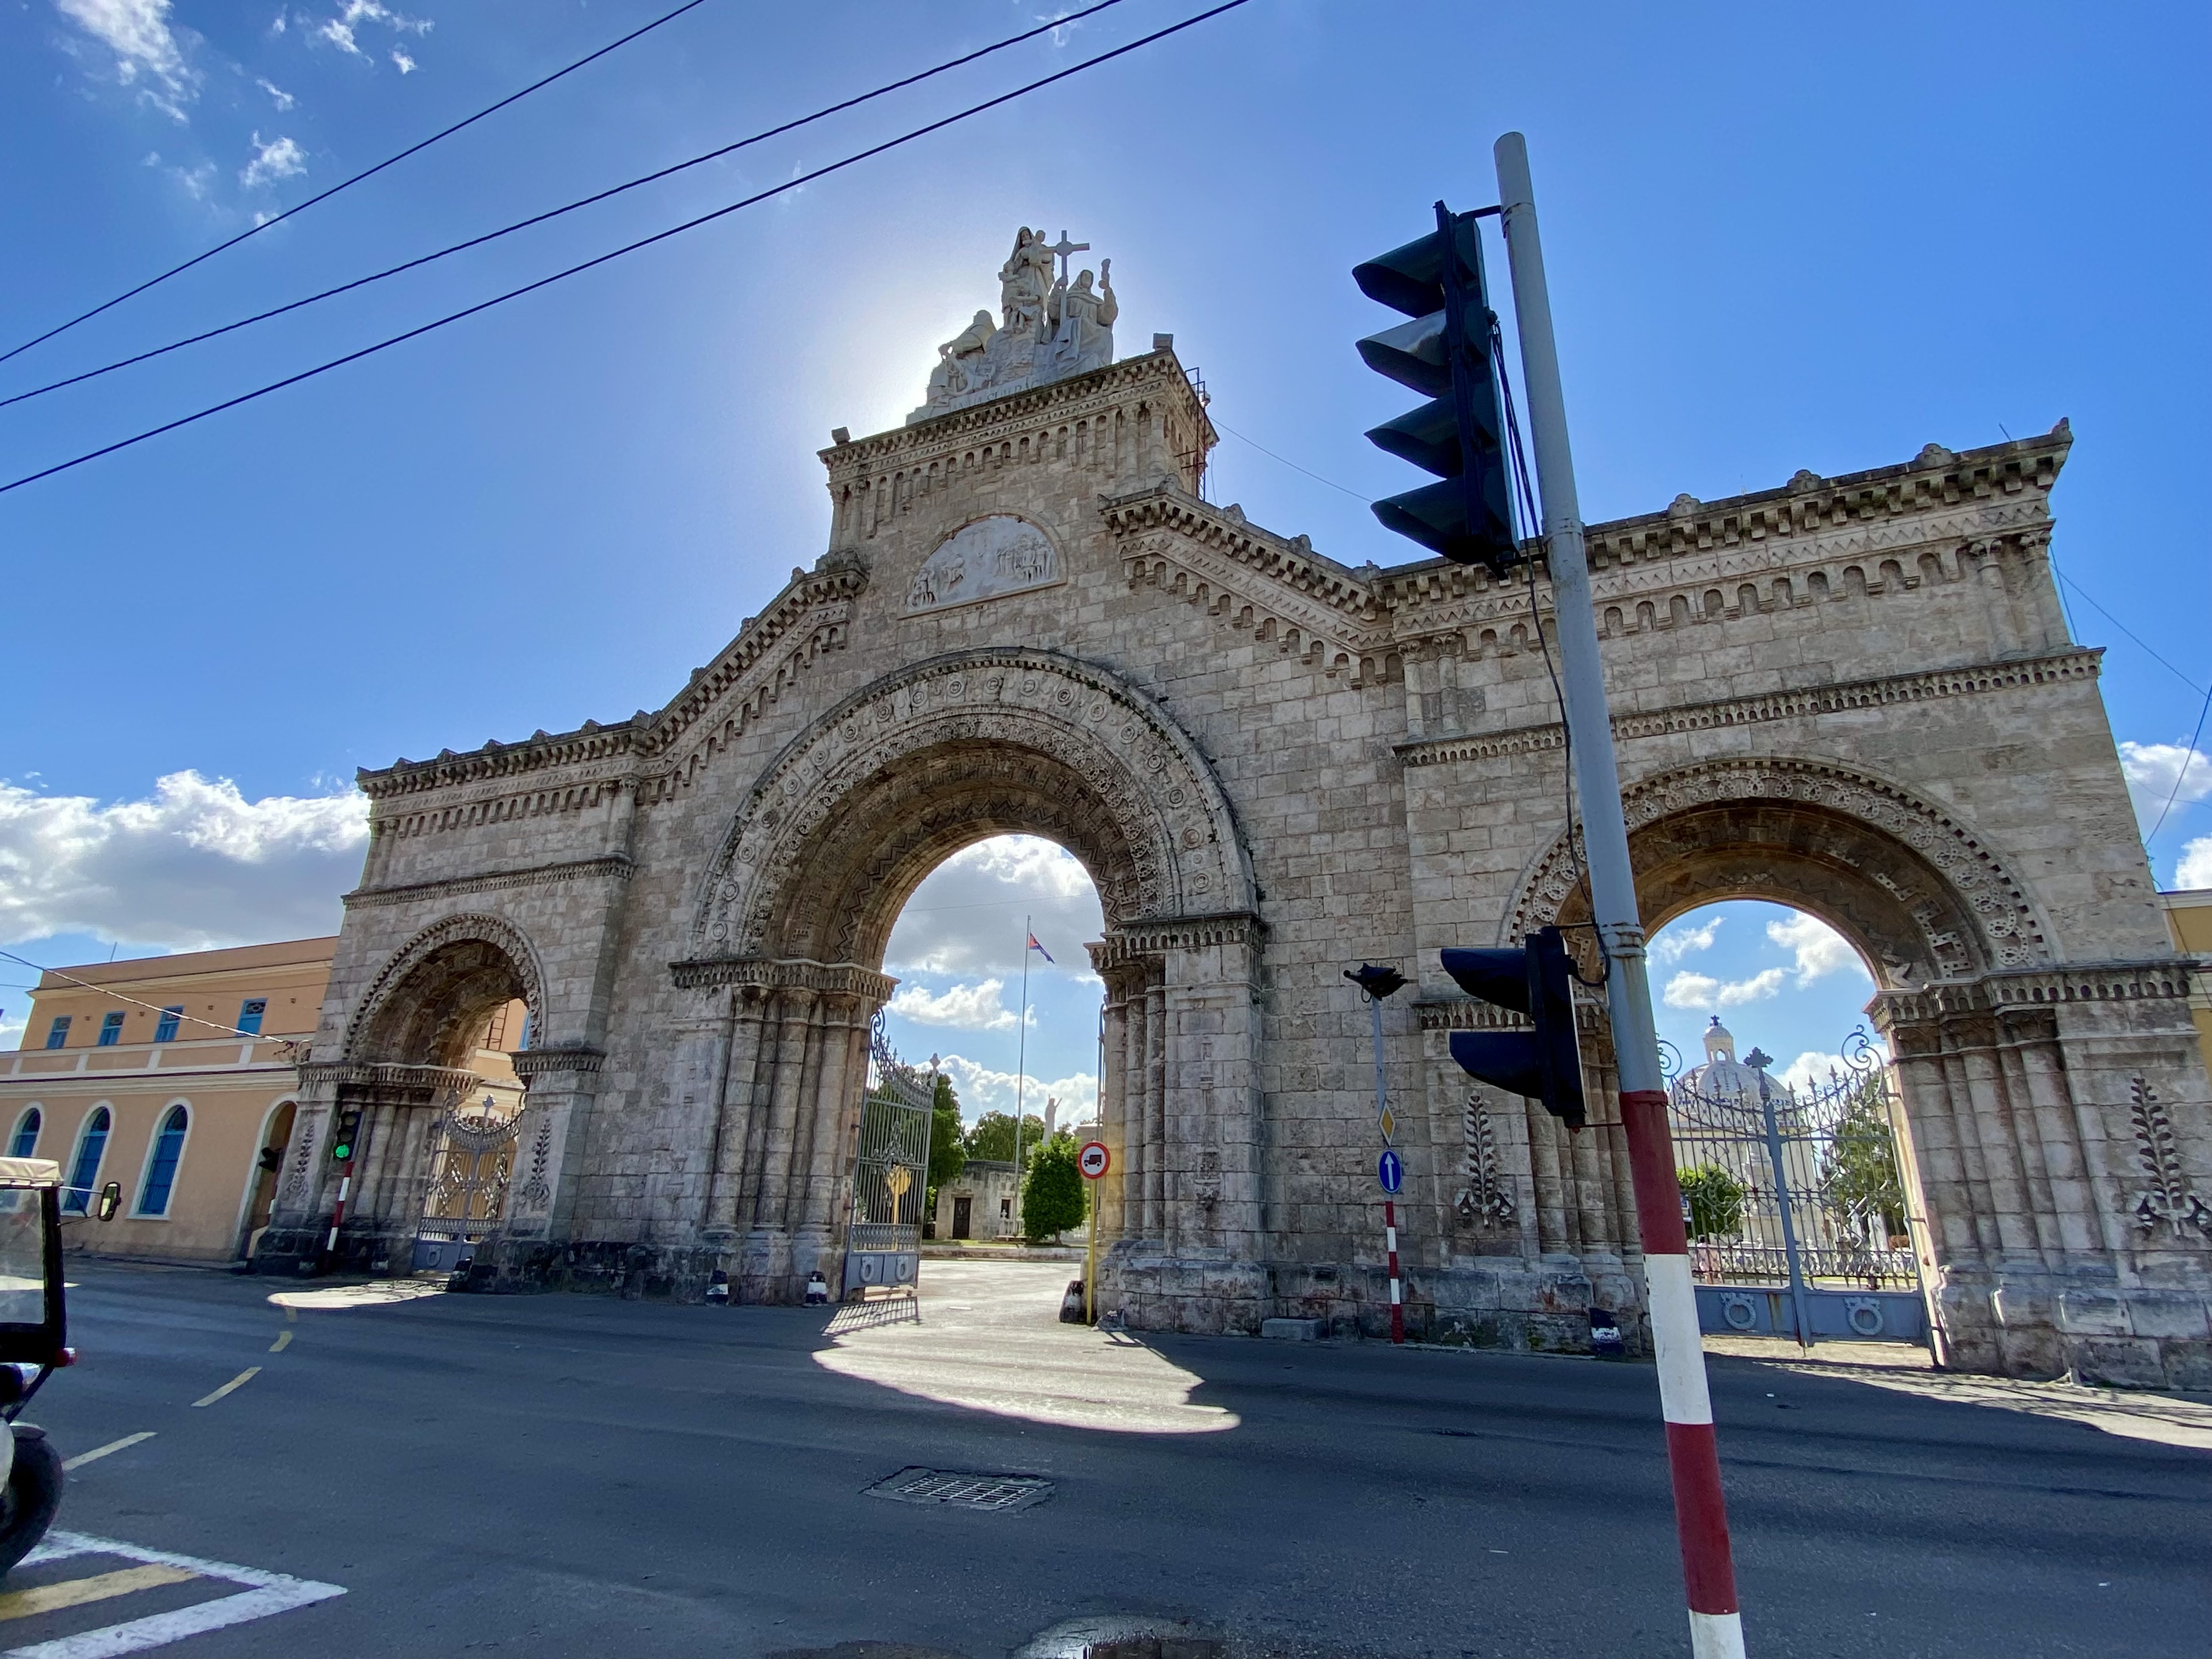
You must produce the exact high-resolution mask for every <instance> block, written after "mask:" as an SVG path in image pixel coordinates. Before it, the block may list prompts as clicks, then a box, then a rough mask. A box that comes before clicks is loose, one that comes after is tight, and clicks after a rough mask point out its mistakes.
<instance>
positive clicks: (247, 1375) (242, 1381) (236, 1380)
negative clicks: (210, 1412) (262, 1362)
mask: <svg viewBox="0 0 2212 1659" xmlns="http://www.w3.org/2000/svg"><path fill="white" fill-rule="evenodd" d="M260 1375H261V1367H260V1366H258V1365H248V1366H247V1367H246V1369H245V1370H242V1371H240V1372H239V1374H238V1375H237V1376H234V1377H232V1378H231V1379H230V1381H229V1382H228V1383H224V1384H223V1385H222V1387H221V1388H219V1389H216V1391H215V1392H214V1393H213V1394H211V1395H206V1396H205V1397H204V1398H202V1399H198V1400H195V1401H192V1404H194V1405H195V1406H212V1405H214V1404H215V1402H216V1401H218V1400H220V1399H222V1397H223V1395H227V1394H228V1393H229V1392H230V1391H231V1390H232V1389H242V1388H244V1387H245V1386H246V1384H247V1383H251V1382H252V1381H253V1379H254V1378H255V1377H257V1376H260Z"/></svg>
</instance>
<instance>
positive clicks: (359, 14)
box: [315, 0, 430, 74]
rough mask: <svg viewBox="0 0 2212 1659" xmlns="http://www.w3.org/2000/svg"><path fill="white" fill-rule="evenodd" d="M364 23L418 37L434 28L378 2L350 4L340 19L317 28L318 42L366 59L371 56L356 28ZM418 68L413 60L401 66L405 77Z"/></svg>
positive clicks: (354, 1) (362, 0)
mask: <svg viewBox="0 0 2212 1659" xmlns="http://www.w3.org/2000/svg"><path fill="white" fill-rule="evenodd" d="M362 23H381V24H383V25H384V27H386V28H390V29H402V30H405V31H407V32H409V33H414V34H428V33H429V32H430V25H429V24H428V22H427V21H424V20H423V19H422V18H419V17H405V16H402V15H400V14H399V13H398V12H396V11H393V10H392V9H391V8H389V7H388V6H384V5H380V4H379V3H378V0H346V3H345V4H344V5H343V6H342V7H340V8H339V9H338V15H337V16H335V17H332V18H329V19H327V20H325V21H324V22H323V23H321V24H319V26H318V27H316V29H315V35H316V38H317V39H318V40H327V41H329V42H330V43H331V45H332V46H336V47H337V49H338V50H339V51H340V52H350V53H352V54H353V55H354V56H355V57H356V58H367V57H368V53H367V52H363V51H362V48H361V41H360V40H359V38H358V37H357V36H356V33H355V32H354V31H355V29H356V26H357V25H359V24H362ZM414 67H415V64H414V60H413V59H412V58H410V59H409V60H408V61H407V62H406V63H405V64H402V65H401V69H400V72H401V73H402V74H404V73H406V72H407V70H411V69H412V68H414Z"/></svg>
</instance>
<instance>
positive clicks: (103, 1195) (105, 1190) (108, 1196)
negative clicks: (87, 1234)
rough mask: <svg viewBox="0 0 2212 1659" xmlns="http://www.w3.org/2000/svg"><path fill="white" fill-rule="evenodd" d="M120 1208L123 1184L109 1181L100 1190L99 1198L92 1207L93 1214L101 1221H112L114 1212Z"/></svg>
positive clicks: (121, 1205)
mask: <svg viewBox="0 0 2212 1659" xmlns="http://www.w3.org/2000/svg"><path fill="white" fill-rule="evenodd" d="M122 1207H123V1183H122V1182H119V1181H111V1182H108V1183H107V1184H106V1186H105V1187H102V1188H100V1197H99V1199H98V1200H97V1201H96V1203H95V1205H94V1210H93V1213H94V1214H95V1215H97V1216H98V1217H99V1218H100V1219H101V1220H102V1221H112V1220H114V1219H115V1212H117V1211H118V1210H119V1209H121V1208H122Z"/></svg>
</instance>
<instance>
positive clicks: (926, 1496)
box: [862, 1469, 1052, 1511]
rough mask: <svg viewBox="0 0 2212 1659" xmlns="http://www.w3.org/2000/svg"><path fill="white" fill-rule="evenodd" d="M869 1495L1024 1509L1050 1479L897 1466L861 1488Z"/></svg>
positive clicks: (1036, 1499) (910, 1501) (1040, 1496)
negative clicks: (886, 1475)
mask: <svg viewBox="0 0 2212 1659" xmlns="http://www.w3.org/2000/svg"><path fill="white" fill-rule="evenodd" d="M862 1491H863V1492H864V1493H865V1494H866V1496H867V1497H870V1498H893V1499H896V1501H897V1502H899V1503H902V1504H951V1505H952V1506H953V1507H954V1508H956V1509H963V1510H994V1511H1000V1510H1022V1509H1027V1508H1028V1507H1029V1506H1030V1504H1035V1503H1038V1502H1041V1501H1042V1499H1043V1498H1046V1497H1047V1496H1048V1495H1049V1494H1050V1492H1052V1482H1051V1481H1049V1480H1043V1479H1042V1478H1040V1477H1039V1476H1036V1475H1034V1474H969V1473H967V1472H965V1471H963V1470H960V1469H901V1470H900V1471H899V1472H898V1473H897V1474H894V1475H892V1476H890V1478H889V1479H888V1480H878V1481H877V1482H876V1484H875V1485H874V1486H867V1487H864V1488H862Z"/></svg>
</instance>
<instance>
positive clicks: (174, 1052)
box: [0, 939, 525, 1262]
mask: <svg viewBox="0 0 2212 1659" xmlns="http://www.w3.org/2000/svg"><path fill="white" fill-rule="evenodd" d="M336 945H337V939H294V940H291V941H289V942H287V943H284V944H278V945H240V946H238V947H237V948H235V949H232V950H227V951H187V952H183V953H180V954H179V955H176V956H167V957H145V958H142V959H139V960H136V961H131V962H104V963H93V964H90V965H88V966H85V967H79V968H67V969H57V970H54V971H52V972H48V973H46V974H42V975H40V979H39V982H38V985H37V987H36V988H35V989H34V991H33V994H32V997H31V1013H30V1018H29V1020H28V1022H27V1024H26V1025H25V1026H24V1028H23V1037H22V1047H21V1048H19V1049H17V1050H16V1051H15V1052H14V1053H13V1054H9V1053H4V1052H0V1153H4V1154H7V1155H10V1156H14V1157H19V1158H52V1159H54V1160H55V1161H56V1162H57V1163H58V1164H60V1165H61V1166H62V1180H63V1182H64V1187H65V1190H64V1194H63V1213H64V1217H65V1218H67V1217H71V1216H74V1217H76V1218H78V1219H76V1221H74V1222H70V1223H69V1224H68V1225H66V1227H65V1234H64V1237H65V1239H66V1246H67V1248H68V1249H71V1250H83V1251H87V1252H89V1253H91V1254H93V1255H112V1256H122V1257H130V1258H136V1259H140V1260H147V1261H204V1262H221V1261H236V1260H238V1259H240V1257H242V1256H245V1255H248V1254H249V1253H250V1252H251V1249H252V1241H253V1237H254V1235H255V1233H256V1232H257V1231H259V1229H260V1228H261V1227H263V1226H264V1225H266V1224H267V1222H268V1219H269V1207H270V1201H271V1200H272V1199H273V1198H274V1197H275V1194H276V1174H277V1171H278V1170H279V1169H280V1168H281V1167H282V1164H283V1157H284V1151H285V1148H286V1146H287V1145H288V1144H289V1141H290V1139H291V1135H292V1116H293V1107H294V1101H295V1097H296V1095H297V1091H298V1085H299V1078H298V1073H297V1072H296V1070H295V1066H294V1054H293V1050H292V1048H291V1047H290V1044H289V1042H288V1041H287V1040H288V1039H299V1040H301V1048H300V1051H299V1052H300V1054H301V1056H302V1057H304V1054H305V1052H306V1050H305V1040H306V1039H307V1038H309V1037H312V1036H313V1034H314V1030H315V1027H316V1025H317V1024H319V1023H320V1021H321V1018H322V1010H323V997H324V994H325V988H326V987H327V984H328V981H329V979H330V972H331V951H332V950H333V948H334V947H335V946H336ZM524 1018H525V1016H524V1010H523V1007H522V1005H521V1004H520V1003H515V1004H513V1005H510V1006H508V1007H507V1008H504V1009H502V1010H501V1011H500V1012H497V1013H495V1014H494V1015H493V1016H492V1017H491V1018H490V1019H489V1021H487V1022H486V1024H485V1026H484V1028H483V1030H481V1031H479V1032H478V1033H477V1052H476V1054H475V1056H474V1057H473V1059H472V1060H471V1065H470V1069H471V1070H472V1071H474V1072H476V1073H478V1074H479V1075H481V1076H483V1078H484V1079H485V1081H484V1085H483V1087H484V1092H485V1093H486V1094H489V1095H490V1096H492V1097H494V1098H495V1112H496V1115H501V1116H512V1115H513V1113H514V1112H515V1111H516V1110H518V1109H520V1103H521V1087H520V1084H519V1082H518V1081H517V1080H516V1078H515V1074H514V1069H513V1064H512V1062H511V1061H510V1060H508V1058H507V1054H506V1053H505V1052H503V1051H504V1050H506V1049H507V1048H520V1047H521V1046H522V1044H523V1042H524V1040H525V1039H524V1035H523V1030H522V1027H523V1023H524ZM111 1182H112V1183H114V1184H115V1185H116V1186H117V1188H118V1189H119V1192H118V1198H119V1202H118V1205H117V1206H116V1210H115V1213H114V1215H113V1217H112V1218H111V1219H108V1220H105V1221H103V1220H101V1219H100V1218H99V1211H100V1189H101V1188H104V1187H106V1186H107V1185H108V1184H109V1183H111Z"/></svg>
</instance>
